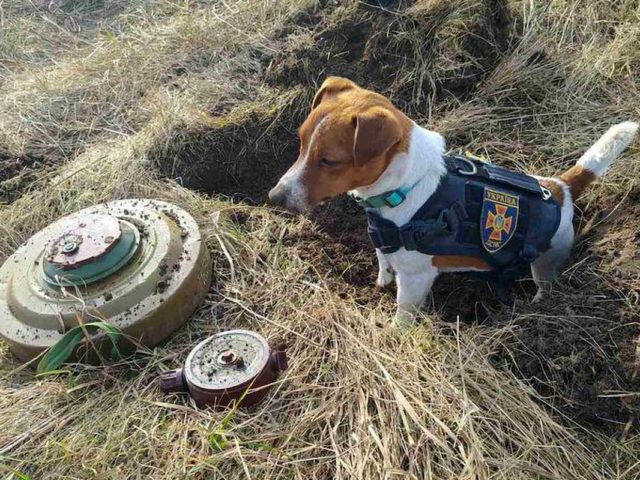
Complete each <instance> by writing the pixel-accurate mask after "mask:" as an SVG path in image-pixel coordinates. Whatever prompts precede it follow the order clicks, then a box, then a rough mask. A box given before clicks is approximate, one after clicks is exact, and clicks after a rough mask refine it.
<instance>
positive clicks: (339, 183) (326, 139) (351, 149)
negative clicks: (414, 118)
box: [269, 77, 412, 212]
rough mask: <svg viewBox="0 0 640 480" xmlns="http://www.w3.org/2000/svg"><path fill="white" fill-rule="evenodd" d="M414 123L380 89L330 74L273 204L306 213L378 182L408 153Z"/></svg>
mask: <svg viewBox="0 0 640 480" xmlns="http://www.w3.org/2000/svg"><path fill="white" fill-rule="evenodd" d="M411 127H412V122H411V120H409V119H408V118H407V117H406V116H405V115H404V114H403V113H402V112H400V111H399V110H398V109H397V108H395V107H394V106H393V104H392V103H391V102H390V101H389V100H388V99H386V98H385V97H383V96H382V95H379V94H377V93H374V92H371V91H369V90H365V89H364V88H360V87H359V86H358V85H356V84H355V83H353V82H352V81H351V80H347V79H346V78H339V77H329V78H327V79H326V80H325V82H324V83H323V84H322V86H321V87H320V90H318V92H317V93H316V95H315V97H314V99H313V104H312V105H311V112H310V113H309V116H308V117H307V119H306V120H305V121H304V123H303V124H302V126H301V127H300V129H299V136H300V154H299V156H298V159H297V160H296V162H295V163H294V164H293V165H292V166H291V168H290V169H289V170H288V171H287V172H286V173H285V174H284V175H283V176H282V178H281V179H280V181H279V182H278V184H277V185H276V186H275V187H274V188H273V189H272V190H271V191H270V192H269V199H270V200H271V202H272V203H274V204H276V205H279V206H281V207H284V208H287V209H288V210H292V211H295V212H303V211H306V210H309V209H311V208H313V207H315V206H316V205H317V204H318V203H320V202H323V201H325V200H328V199H330V198H333V197H335V196H336V195H339V194H340V193H344V192H347V191H349V190H353V189H356V188H358V187H364V186H368V185H371V184H373V183H374V182H375V181H376V180H377V179H378V178H379V177H380V175H381V174H382V173H383V172H384V171H385V170H386V168H387V167H388V166H389V164H390V163H391V161H392V160H393V158H394V157H395V156H396V155H398V154H399V153H403V152H406V151H407V149H408V144H409V135H410V132H411Z"/></svg>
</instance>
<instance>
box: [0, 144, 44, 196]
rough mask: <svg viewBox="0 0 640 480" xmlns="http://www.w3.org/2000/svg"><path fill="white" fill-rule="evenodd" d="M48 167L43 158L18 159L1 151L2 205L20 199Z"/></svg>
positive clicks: (0, 190)
mask: <svg viewBox="0 0 640 480" xmlns="http://www.w3.org/2000/svg"><path fill="white" fill-rule="evenodd" d="M48 165H49V163H48V162H46V161H45V160H44V159H42V158H35V157H17V156H12V155H9V154H7V153H5V152H3V151H2V150H0V204H1V203H11V202H13V201H15V200H16V199H17V198H19V197H20V196H21V195H22V194H23V193H24V192H25V191H26V190H27V189H29V187H30V186H31V184H32V183H33V181H34V180H36V178H38V174H39V173H40V172H41V171H44V170H45V169H46V167H47V166H48Z"/></svg>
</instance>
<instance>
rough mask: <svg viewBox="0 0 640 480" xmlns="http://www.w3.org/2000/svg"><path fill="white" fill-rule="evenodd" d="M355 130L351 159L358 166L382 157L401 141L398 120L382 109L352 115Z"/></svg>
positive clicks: (375, 108) (400, 127)
mask: <svg viewBox="0 0 640 480" xmlns="http://www.w3.org/2000/svg"><path fill="white" fill-rule="evenodd" d="M352 122H353V123H354V126H355V128H356V132H355V136H354V139H353V157H354V159H355V164H356V165H358V166H360V165H363V164H365V163H366V162H368V161H369V160H371V159H373V158H376V157H379V156H381V155H384V154H385V153H387V152H388V151H389V149H390V148H391V147H393V146H394V145H396V144H397V143H398V142H400V140H402V134H403V131H402V126H401V125H400V122H399V121H398V119H397V118H396V117H395V116H394V115H393V114H392V113H391V112H389V111H388V110H386V109H384V108H382V107H374V108H370V109H369V110H367V111H365V112H364V113H360V114H358V115H354V117H353V119H352Z"/></svg>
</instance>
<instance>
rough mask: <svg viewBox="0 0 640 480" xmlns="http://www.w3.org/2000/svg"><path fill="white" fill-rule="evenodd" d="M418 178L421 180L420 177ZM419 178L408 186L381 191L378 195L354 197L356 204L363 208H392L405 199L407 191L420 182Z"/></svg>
mask: <svg viewBox="0 0 640 480" xmlns="http://www.w3.org/2000/svg"><path fill="white" fill-rule="evenodd" d="M420 180H422V178H421V179H420ZM420 180H418V181H417V182H416V183H414V184H413V185H411V186H410V187H400V188H396V189H395V190H390V191H388V192H384V193H381V194H380V195H374V196H373V197H368V198H360V197H356V201H357V202H358V205H360V206H361V207H364V208H382V207H389V208H394V207H397V206H398V205H400V204H401V203H402V202H404V201H405V200H406V198H407V195H408V194H409V192H411V190H413V189H414V188H415V186H416V185H418V183H420Z"/></svg>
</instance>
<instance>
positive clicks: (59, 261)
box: [44, 214, 122, 269]
mask: <svg viewBox="0 0 640 480" xmlns="http://www.w3.org/2000/svg"><path fill="white" fill-rule="evenodd" d="M121 235H122V229H121V228H120V223H119V221H118V218H117V217H114V216H113V215H101V214H90V215H85V216H82V217H79V218H74V219H71V220H70V221H69V223H68V224H66V225H65V227H64V233H63V234H62V235H60V236H59V237H58V238H55V239H52V240H50V241H49V242H48V244H47V247H46V249H45V257H44V258H45V260H46V261H47V262H49V263H51V264H53V265H55V266H56V267H58V268H61V269H71V268H76V267H79V266H82V265H84V264H86V263H88V262H90V261H92V260H96V259H98V258H100V257H102V256H104V255H105V254H106V253H107V252H109V251H110V250H111V249H112V248H113V247H114V246H115V245H116V244H117V242H118V240H120V236H121Z"/></svg>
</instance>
